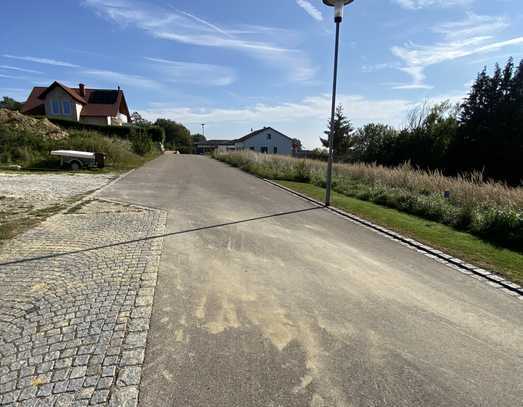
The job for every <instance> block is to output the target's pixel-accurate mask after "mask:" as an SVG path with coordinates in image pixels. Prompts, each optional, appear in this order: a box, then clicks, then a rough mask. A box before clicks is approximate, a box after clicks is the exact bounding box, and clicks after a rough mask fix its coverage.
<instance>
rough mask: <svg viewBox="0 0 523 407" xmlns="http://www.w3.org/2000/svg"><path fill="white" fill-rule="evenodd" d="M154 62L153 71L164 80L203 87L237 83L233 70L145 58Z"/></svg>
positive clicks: (209, 65) (216, 66)
mask: <svg viewBox="0 0 523 407" xmlns="http://www.w3.org/2000/svg"><path fill="white" fill-rule="evenodd" d="M145 59H146V60H147V61H149V62H153V63H154V65H153V67H152V69H153V70H155V71H156V72H158V73H159V74H161V77H162V80H164V81H167V82H173V83H186V84H192V85H201V86H227V85H230V84H232V83H233V82H234V81H235V79H236V78H235V74H234V72H233V71H232V69H230V68H228V67H225V66H220V65H211V64H200V63H194V62H182V61H171V60H167V59H163V58H150V57H146V58H145Z"/></svg>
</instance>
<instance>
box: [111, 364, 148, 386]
mask: <svg viewBox="0 0 523 407" xmlns="http://www.w3.org/2000/svg"><path fill="white" fill-rule="evenodd" d="M141 376H142V368H141V367H140V366H130V367H124V368H122V369H121V370H120V372H119V373H118V379H117V381H116V384H117V386H132V385H138V384H140V379H141Z"/></svg>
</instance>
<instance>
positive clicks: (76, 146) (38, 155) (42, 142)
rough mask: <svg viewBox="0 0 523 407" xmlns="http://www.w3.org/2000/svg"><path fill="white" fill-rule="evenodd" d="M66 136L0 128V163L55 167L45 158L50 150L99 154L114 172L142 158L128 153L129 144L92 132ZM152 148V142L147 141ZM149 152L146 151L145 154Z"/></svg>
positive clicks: (50, 159)
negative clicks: (58, 137)
mask: <svg viewBox="0 0 523 407" xmlns="http://www.w3.org/2000/svg"><path fill="white" fill-rule="evenodd" d="M69 134H70V136H69V137H68V138H65V139H62V140H52V139H48V138H45V137H42V136H41V135H35V134H32V133H30V132H27V131H19V130H16V129H13V128H10V127H7V126H0V163H2V164H19V165H22V166H23V167H25V168H58V166H59V164H60V160H59V159H56V158H54V157H51V156H50V155H49V152H50V151H52V150H62V149H63V150H80V151H91V152H101V153H104V154H105V155H106V164H107V165H109V166H112V167H113V168H117V169H127V168H134V167H136V166H139V165H141V164H142V163H143V162H144V158H143V157H142V156H140V155H138V154H135V153H134V152H133V151H132V148H133V146H132V144H131V142H130V141H128V140H124V139H121V138H109V137H106V136H103V135H101V134H99V133H96V132H92V131H85V130H83V131H74V130H73V131H69ZM149 142H150V143H151V145H152V142H151V141H150V140H149ZM151 151H152V150H149V152H148V153H149V154H150V153H151Z"/></svg>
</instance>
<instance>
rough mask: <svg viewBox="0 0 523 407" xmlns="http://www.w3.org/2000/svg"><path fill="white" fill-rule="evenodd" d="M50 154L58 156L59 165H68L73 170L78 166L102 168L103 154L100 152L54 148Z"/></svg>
mask: <svg viewBox="0 0 523 407" xmlns="http://www.w3.org/2000/svg"><path fill="white" fill-rule="evenodd" d="M51 155H52V156H55V157H60V165H61V166H62V167H69V168H71V169H72V170H73V171H77V170H79V169H80V168H104V167H105V155H104V154H102V153H90V152H87V151H74V150H55V151H51Z"/></svg>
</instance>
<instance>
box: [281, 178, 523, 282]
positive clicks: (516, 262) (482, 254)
mask: <svg viewBox="0 0 523 407" xmlns="http://www.w3.org/2000/svg"><path fill="white" fill-rule="evenodd" d="M277 182H278V183H279V184H281V185H283V186H285V187H287V188H290V189H292V190H294V191H297V192H300V193H302V194H305V195H307V196H310V197H311V198H314V199H317V200H319V201H323V200H324V197H325V189H324V188H320V187H318V186H315V185H312V184H307V183H300V182H291V181H277ZM332 204H333V206H335V207H336V208H339V209H342V210H344V211H347V212H349V213H352V214H354V215H356V216H359V217H361V218H364V219H366V220H369V221H371V222H373V223H376V224H379V225H382V226H384V227H386V228H388V229H391V230H394V231H395V232H398V233H401V234H402V235H404V236H408V237H410V238H412V239H415V240H418V241H419V242H422V243H424V244H427V245H429V246H431V247H434V248H436V249H439V250H441V251H444V252H445V253H448V254H450V255H452V256H455V257H458V258H460V259H462V260H464V261H466V262H469V263H471V264H475V265H477V266H479V267H483V268H486V269H488V270H491V271H495V272H496V273H498V274H500V275H502V276H504V277H505V278H507V279H509V280H510V281H513V282H515V283H517V284H523V254H520V253H517V252H514V251H512V250H509V249H505V248H501V247H497V246H495V245H493V244H491V243H488V242H485V241H483V240H481V239H479V238H477V237H475V236H473V235H471V234H469V233H465V232H460V231H457V230H454V229H452V228H450V227H448V226H445V225H442V224H440V223H436V222H431V221H428V220H425V219H422V218H419V217H417V216H413V215H408V214H406V213H403V212H399V211H397V210H396V209H390V208H386V207H384V206H380V205H377V204H375V203H372V202H367V201H361V200H359V199H356V198H351V197H348V196H346V195H342V194H339V193H337V192H333V195H332Z"/></svg>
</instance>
